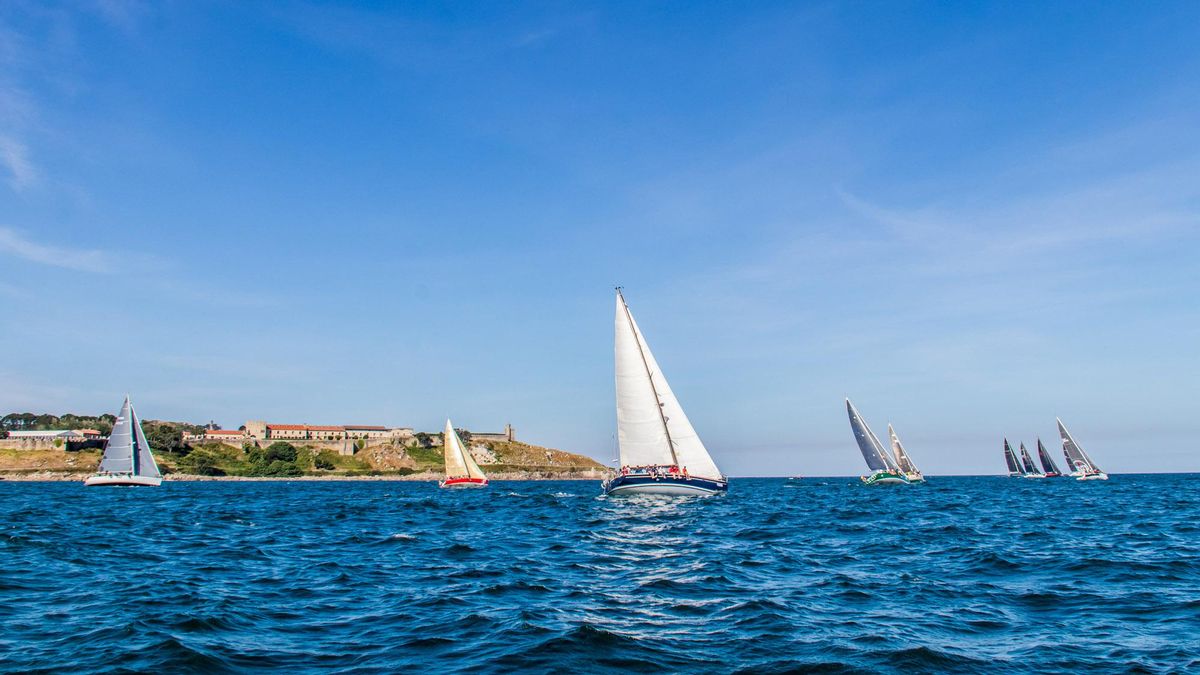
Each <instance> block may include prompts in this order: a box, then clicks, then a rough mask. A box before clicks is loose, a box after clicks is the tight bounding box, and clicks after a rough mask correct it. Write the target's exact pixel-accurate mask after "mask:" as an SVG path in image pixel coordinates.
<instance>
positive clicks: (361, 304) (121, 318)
mask: <svg viewBox="0 0 1200 675" xmlns="http://www.w3.org/2000/svg"><path fill="white" fill-rule="evenodd" d="M1198 81H1200V5H1197V4H1195V3H1166V2H1164V3H1114V4H1104V3H1086V4H1081V3H995V4H990V5H989V4H975V3H912V4H905V3H805V4H789V3H753V4H752V5H751V6H749V7H743V6H737V3H712V4H700V3H674V4H654V5H649V4H646V5H632V4H624V3H599V4H594V5H586V4H578V3H572V4H555V3H546V4H530V5H516V4H511V5H510V4H509V3H499V4H497V3H483V4H480V5H469V4H465V3H463V4H455V5H451V6H443V5H423V4H417V3H410V4H404V5H401V6H394V3H365V4H362V5H358V6H333V5H321V4H310V3H292V2H277V3H241V2H177V3H175V2H168V3H138V2H115V1H110V2H92V3H88V2H80V3H67V4H63V5H57V4H54V3H35V2H28V3H26V2H22V1H19V0H18V1H14V2H5V3H3V4H0V302H3V303H4V306H5V308H6V311H4V312H3V314H2V315H0V349H3V353H4V354H5V358H4V359H3V361H2V362H0V409H3V410H22V411H24V410H29V411H35V412H43V411H44V412H56V413H62V412H67V411H72V412H80V413H83V412H89V413H95V412H101V411H113V410H115V409H116V408H117V407H118V406H119V404H120V398H121V396H122V395H123V394H124V393H125V392H129V393H131V394H132V395H133V396H134V397H135V402H136V403H137V404H138V405H139V411H140V412H141V413H142V414H143V416H144V417H148V418H165V419H187V420H192V421H197V422H202V421H207V420H208V419H210V418H211V419H215V420H217V421H218V422H220V423H222V424H224V425H226V426H228V427H236V426H237V425H239V424H241V423H242V422H244V421H245V420H246V419H258V418H265V419H269V420H272V421H278V422H310V423H315V424H319V423H325V424H333V423H354V422H360V423H386V424H396V425H411V426H416V427H418V428H424V429H437V428H439V427H440V424H441V422H442V420H443V419H444V418H445V417H446V416H447V415H450V416H452V417H453V418H454V421H455V423H456V424H458V425H460V426H466V427H468V428H473V429H485V430H486V429H499V428H500V427H502V426H503V424H504V423H505V422H512V423H513V424H514V425H515V426H516V427H517V429H518V435H519V436H520V437H522V438H523V439H525V440H528V441H531V442H536V443H542V444H546V445H552V446H556V447H562V448H564V449H569V450H574V451H579V452H584V453H587V454H590V455H592V456H594V457H596V458H598V459H601V460H605V461H606V460H609V459H612V458H613V457H615V456H616V455H615V443H614V440H613V435H614V425H615V414H614V410H613V384H612V318H613V317H612V287H613V286H614V285H616V284H618V283H619V284H622V285H623V286H624V287H625V288H626V294H627V297H628V299H629V302H630V304H631V306H632V308H633V311H634V313H635V314H636V315H637V317H638V321H639V323H640V324H641V326H642V328H643V330H644V331H645V333H646V336H647V339H648V340H649V341H650V344H651V346H652V348H653V349H654V351H655V354H656V356H657V357H658V360H659V362H660V363H661V364H662V366H663V368H664V369H665V371H666V374H667V375H668V376H669V377H670V379H671V382H672V386H673V388H674V389H675V391H676V392H677V393H678V395H679V396H680V399H681V400H682V402H683V404H684V406H685V407H686V408H687V410H688V412H689V416H690V417H691V418H692V421H693V422H694V423H695V425H696V427H697V429H698V430H699V432H700V434H701V436H702V437H703V438H704V439H705V441H706V443H707V444H708V446H709V447H710V449H711V450H712V452H713V454H714V456H715V457H716V458H717V461H718V463H719V464H720V465H721V466H722V468H723V469H725V470H726V471H727V472H728V473H730V474H733V475H746V474H755V475H764V474H775V475H782V474H791V473H803V474H807V475H817V474H842V475H845V474H857V473H860V472H861V471H862V470H863V464H862V460H861V457H860V456H859V455H858V452H857V449H856V447H855V445H854V442H853V438H852V437H851V435H850V431H849V425H848V423H847V420H846V416H845V412H844V407H843V402H842V400H843V397H845V396H850V397H851V398H852V399H853V400H854V401H855V403H856V405H857V406H858V407H859V409H860V410H861V411H862V413H863V415H864V416H865V417H866V419H867V420H868V421H869V422H870V423H871V424H872V425H873V426H874V427H875V430H876V432H878V433H881V434H882V433H883V432H884V430H885V425H886V423H887V422H888V421H891V422H893V423H894V424H895V425H896V427H897V431H898V432H899V434H900V435H901V438H902V439H903V440H904V441H905V444H906V446H907V447H908V448H909V451H910V454H911V455H912V456H913V458H914V459H915V460H916V461H917V462H918V464H920V465H922V466H923V468H925V469H926V470H927V472H929V473H998V472H1000V471H1001V470H1002V469H1003V464H1002V459H1001V454H1000V439H1001V437H1002V436H1004V435H1007V436H1008V437H1009V438H1010V439H1012V440H1014V441H1020V440H1025V441H1026V442H1027V443H1032V442H1033V440H1034V438H1035V436H1036V435H1039V434H1040V435H1041V436H1042V438H1043V440H1047V439H1048V440H1049V441H1051V442H1050V443H1048V445H1049V446H1050V447H1056V446H1057V443H1056V442H1055V437H1056V434H1055V428H1054V417H1055V415H1059V416H1062V417H1063V419H1064V421H1065V422H1066V423H1067V425H1068V426H1069V427H1070V428H1071V429H1072V431H1073V432H1074V434H1075V435H1076V437H1077V439H1078V440H1079V441H1080V442H1081V443H1082V444H1083V445H1084V447H1085V448H1086V449H1088V451H1089V452H1090V453H1091V454H1092V455H1093V456H1094V457H1095V459H1096V461H1097V462H1098V463H1099V464H1100V465H1101V466H1103V467H1104V468H1106V469H1108V470H1110V471H1139V470H1145V471H1164V470H1200V459H1197V453H1196V439H1197V438H1198V437H1200V417H1198V416H1197V415H1196V411H1197V407H1196V405H1197V401H1198V400H1200V384H1198V381H1200V378H1197V375H1198V374H1200V358H1198V345H1200V314H1198V312H1197V309H1198V301H1197V297H1198V295H1200V294H1198V292H1197V291H1198V290H1200V264H1198V262H1197V261H1200V114H1198V113H1197V110H1200V88H1197V87H1196V82H1198Z"/></svg>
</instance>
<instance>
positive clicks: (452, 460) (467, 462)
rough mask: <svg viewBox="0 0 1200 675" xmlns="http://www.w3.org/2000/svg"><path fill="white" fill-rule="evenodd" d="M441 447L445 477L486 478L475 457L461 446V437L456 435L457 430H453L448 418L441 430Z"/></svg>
mask: <svg viewBox="0 0 1200 675" xmlns="http://www.w3.org/2000/svg"><path fill="white" fill-rule="evenodd" d="M442 448H443V451H444V454H445V458H446V477H447V478H463V477H468V478H486V477H487V476H485V475H484V474H483V470H482V469H480V468H479V465H478V464H476V463H475V458H474V457H472V456H471V453H470V452H467V449H466V447H464V446H463V442H462V439H461V438H459V437H458V432H456V431H455V430H454V426H453V425H452V424H450V420H449V419H447V420H446V430H445V431H444V432H442Z"/></svg>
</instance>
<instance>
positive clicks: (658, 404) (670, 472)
mask: <svg viewBox="0 0 1200 675" xmlns="http://www.w3.org/2000/svg"><path fill="white" fill-rule="evenodd" d="M615 337H616V339H615V349H614V351H615V357H616V358H615V360H616V383H617V441H618V443H619V444H620V451H621V452H620V454H621V469H620V473H619V475H617V476H616V477H615V478H613V479H612V480H609V481H605V482H604V484H603V487H604V492H605V493H606V494H610V495H621V494H660V495H711V494H715V493H719V492H725V491H726V490H727V489H728V488H729V482H728V481H727V480H726V478H725V476H724V475H722V474H721V470H720V469H718V468H717V465H716V463H715V462H713V459H712V456H711V455H709V454H708V450H707V449H706V448H705V447H704V443H703V442H702V441H701V440H700V436H699V435H698V434H697V433H696V430H695V429H694V428H693V427H692V423H691V422H690V421H688V418H687V415H686V414H684V412H683V407H682V406H681V405H680V404H679V399H677V398H676V397H675V393H674V392H672V391H671V385H669V384H667V378H666V376H665V375H663V372H662V370H661V369H660V368H659V367H658V362H657V361H655V360H654V355H653V354H651V353H650V347H649V345H647V344H646V339H645V338H644V337H642V331H641V330H640V329H639V328H638V325H637V322H636V321H634V320H633V313H632V312H630V311H629V305H627V304H626V303H625V296H624V295H622V293H621V289H620V288H618V289H617V313H616V318H615Z"/></svg>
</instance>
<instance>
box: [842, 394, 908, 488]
mask: <svg viewBox="0 0 1200 675" xmlns="http://www.w3.org/2000/svg"><path fill="white" fill-rule="evenodd" d="M846 413H847V414H849V415H850V430H851V431H853V432H854V440H856V441H858V449H859V450H860V451H862V456H863V459H865V460H867V468H869V469H871V471H872V472H873V473H872V474H871V475H870V476H862V482H864V483H866V484H867V485H898V484H903V485H908V484H909V483H911V482H912V481H910V480H909V479H908V477H907V476H905V475H904V472H903V471H902V470H901V469H900V465H899V464H897V463H896V458H895V457H893V456H892V454H891V453H890V452H888V451H887V450H884V449H883V444H882V443H880V442H879V438H878V437H876V436H875V432H873V431H871V428H870V427H868V426H867V423H866V422H864V421H863V418H862V416H861V415H859V414H858V410H857V409H856V408H855V407H854V404H853V403H851V402H850V399H846Z"/></svg>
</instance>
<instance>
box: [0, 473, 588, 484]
mask: <svg viewBox="0 0 1200 675" xmlns="http://www.w3.org/2000/svg"><path fill="white" fill-rule="evenodd" d="M90 475H92V474H91V473H90V472H88V473H83V472H66V471H36V472H30V473H0V482H12V483H70V482H73V481H74V482H80V483H82V482H83V481H84V480H85V479H86V478H87V477H88V476H90ZM443 477H444V476H443V475H442V474H440V473H433V472H423V473H413V474H408V475H400V474H378V475H363V476H346V475H334V474H331V475H328V476H199V475H195V474H182V473H170V474H166V475H164V476H163V482H164V483H167V482H179V483H190V482H208V481H241V482H294V481H405V482H436V481H439V480H441V479H442V478H443ZM607 477H608V474H607V473H606V472H604V471H599V470H592V471H562V472H557V471H507V472H503V473H496V474H489V475H488V480H490V481H510V480H538V481H541V480H580V481H591V480H595V481H600V480H604V479H605V478H607Z"/></svg>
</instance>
